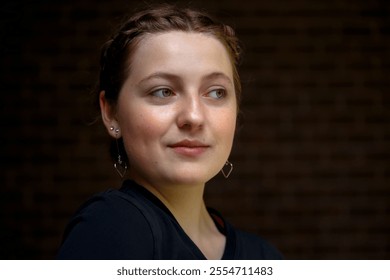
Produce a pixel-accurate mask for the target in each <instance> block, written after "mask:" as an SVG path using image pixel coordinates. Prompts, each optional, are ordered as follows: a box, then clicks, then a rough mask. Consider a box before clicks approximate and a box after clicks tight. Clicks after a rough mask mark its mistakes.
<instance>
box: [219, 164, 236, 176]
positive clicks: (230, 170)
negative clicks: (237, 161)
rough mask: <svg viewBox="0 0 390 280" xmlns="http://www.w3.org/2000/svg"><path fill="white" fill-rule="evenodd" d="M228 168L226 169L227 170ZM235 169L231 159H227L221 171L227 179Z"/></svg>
mask: <svg viewBox="0 0 390 280" xmlns="http://www.w3.org/2000/svg"><path fill="white" fill-rule="evenodd" d="M225 169H226V170H225ZM232 171H233V163H231V162H230V161H228V160H227V161H226V162H225V165H224V167H222V169H221V172H222V174H223V177H225V178H226V179H227V178H228V177H229V176H230V173H232Z"/></svg>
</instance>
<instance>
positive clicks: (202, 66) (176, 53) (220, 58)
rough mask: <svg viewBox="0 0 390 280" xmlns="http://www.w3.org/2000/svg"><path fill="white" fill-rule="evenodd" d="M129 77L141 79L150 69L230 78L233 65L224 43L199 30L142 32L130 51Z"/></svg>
mask: <svg viewBox="0 0 390 280" xmlns="http://www.w3.org/2000/svg"><path fill="white" fill-rule="evenodd" d="M130 68H131V71H130V72H131V76H134V78H142V76H144V75H148V74H150V72H151V71H152V72H153V71H169V72H176V73H180V74H183V75H185V74H189V75H194V74H195V73H200V72H215V71H218V72H223V73H225V74H226V75H227V76H229V77H232V75H233V74H232V72H233V70H232V69H233V66H232V62H231V60H230V57H229V54H228V52H227V50H226V48H225V46H224V45H223V44H222V43H221V42H220V41H219V40H218V39H216V38H215V37H213V36H211V35H207V34H203V33H196V32H183V31H171V32H164V33H157V34H147V35H144V36H143V37H142V38H141V39H140V41H139V42H138V44H137V46H136V49H135V50H134V52H133V53H132V57H131V62H130Z"/></svg>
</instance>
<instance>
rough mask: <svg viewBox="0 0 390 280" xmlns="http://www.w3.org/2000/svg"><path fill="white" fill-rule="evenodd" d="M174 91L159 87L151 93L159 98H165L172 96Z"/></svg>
mask: <svg viewBox="0 0 390 280" xmlns="http://www.w3.org/2000/svg"><path fill="white" fill-rule="evenodd" d="M173 94H174V93H173V91H172V90H170V89H169V88H161V89H158V90H155V91H153V92H152V95H153V96H155V97H159V98H167V97H170V96H172V95H173Z"/></svg>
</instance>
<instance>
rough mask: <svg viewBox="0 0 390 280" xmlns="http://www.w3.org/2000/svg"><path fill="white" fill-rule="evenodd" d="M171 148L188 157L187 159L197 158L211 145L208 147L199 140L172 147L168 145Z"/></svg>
mask: <svg viewBox="0 0 390 280" xmlns="http://www.w3.org/2000/svg"><path fill="white" fill-rule="evenodd" d="M168 147H169V148H171V149H173V150H174V151H175V152H176V153H178V154H180V155H183V156H187V157H196V156H199V155H201V154H203V153H204V152H205V151H206V150H207V149H208V148H210V145H207V144H205V143H203V142H201V141H198V140H183V141H180V142H177V143H174V144H171V145H168Z"/></svg>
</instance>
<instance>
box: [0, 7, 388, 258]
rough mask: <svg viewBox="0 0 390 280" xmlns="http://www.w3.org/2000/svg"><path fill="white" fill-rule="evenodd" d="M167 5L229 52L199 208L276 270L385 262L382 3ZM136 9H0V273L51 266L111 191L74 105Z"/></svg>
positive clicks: (82, 103) (110, 174)
mask: <svg viewBox="0 0 390 280" xmlns="http://www.w3.org/2000/svg"><path fill="white" fill-rule="evenodd" d="M148 2H149V3H151V2H153V1H148ZM179 2H181V3H190V4H191V6H193V7H201V8H205V9H207V10H208V11H210V12H211V13H213V14H215V15H217V16H218V17H219V18H220V19H221V20H223V21H225V22H227V23H230V24H231V25H232V26H234V27H235V28H236V30H237V33H238V36H239V37H240V38H241V40H242V42H243V46H244V49H245V55H244V59H243V63H242V67H241V76H242V80H243V84H244V95H243V96H244V99H243V103H242V111H243V113H244V119H243V125H242V127H241V128H240V130H239V131H238V134H237V139H236V144H235V147H234V151H233V153H232V156H231V158H230V160H231V161H232V162H233V163H234V171H233V173H232V175H231V177H230V178H229V179H228V180H225V179H224V178H223V177H222V176H218V177H217V178H215V179H214V180H213V181H211V182H210V183H209V186H208V188H207V194H206V201H207V203H208V205H210V206H212V207H214V208H217V209H218V210H220V212H222V213H223V215H225V216H226V217H227V219H228V220H230V221H231V222H232V223H233V224H234V225H235V226H236V227H239V228H242V229H244V230H248V231H252V232H254V233H257V234H260V235H262V236H263V237H265V238H267V239H268V240H270V241H271V242H272V243H274V244H275V245H276V246H277V247H278V248H279V249H280V250H281V251H282V252H283V253H284V255H285V257H286V258H287V259H389V258H390V243H389V242H390V218H389V216H390V184H389V183H390V180H389V179H390V165H389V163H390V111H389V109H390V97H389V85H390V79H389V78H390V75H389V71H390V55H389V54H390V53H389V47H390V6H389V1H385V0H384V1H380V0H370V1H367V0H337V1H336V0H322V1H313V0H296V1H293V0H280V1H254V0H240V1H237V0H235V1H233V0H231V1H227V0H225V1H179ZM140 6H143V5H142V2H141V1H124V0H117V1H92V0H89V1H82V0H80V1H9V0H7V1H5V2H4V1H2V3H1V4H0V7H1V15H0V18H1V37H0V40H1V43H0V45H1V80H0V84H1V88H0V89H1V92H0V114H1V115H0V121H1V128H0V129H1V133H0V135H1V145H0V147H1V168H0V170H1V173H0V174H1V182H0V183H1V185H0V205H1V208H0V222H1V223H0V257H1V258H3V259H51V258H54V256H55V252H56V250H57V248H58V246H59V244H60V241H61V235H62V232H63V229H64V227H65V225H66V223H67V221H68V220H69V218H70V216H71V215H72V214H73V213H74V211H75V210H76V209H77V207H78V206H79V205H80V204H81V203H82V202H83V201H85V200H86V199H87V198H88V197H89V196H90V195H92V194H93V193H96V192H98V191H102V190H105V189H107V188H108V187H117V186H118V185H119V184H120V179H119V177H118V176H117V174H116V172H115V170H114V169H113V167H112V162H111V160H110V158H109V155H108V148H107V147H108V146H107V145H108V137H107V135H106V132H105V130H104V129H103V127H102V125H101V124H100V123H97V124H91V122H92V121H93V119H94V117H95V113H96V112H95V111H93V109H92V105H91V103H90V91H91V88H92V87H93V85H94V83H95V81H96V77H97V70H98V57H99V52H100V46H101V45H102V44H103V42H105V41H106V39H107V38H108V37H109V35H110V34H111V31H112V30H113V29H115V27H116V26H117V24H118V23H119V21H120V20H121V19H122V17H123V16H124V15H125V14H126V13H127V12H132V11H133V10H134V8H136V7H140Z"/></svg>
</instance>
